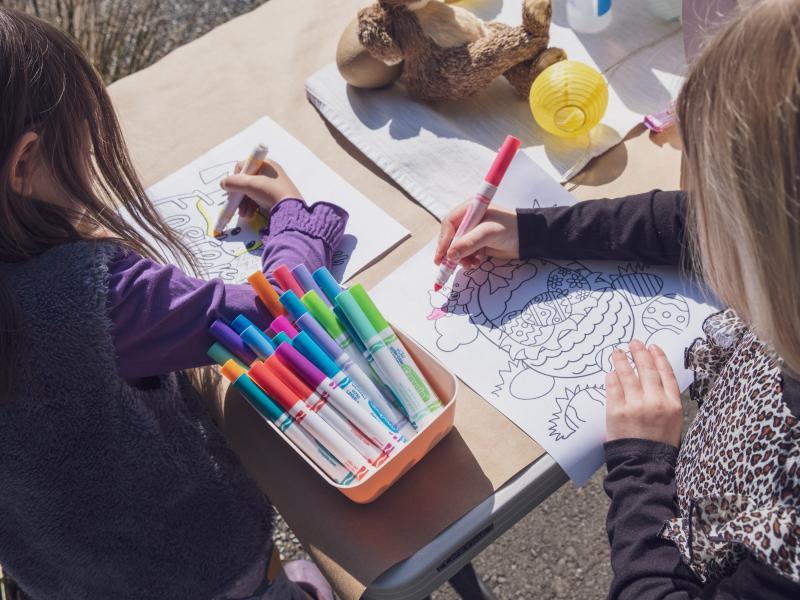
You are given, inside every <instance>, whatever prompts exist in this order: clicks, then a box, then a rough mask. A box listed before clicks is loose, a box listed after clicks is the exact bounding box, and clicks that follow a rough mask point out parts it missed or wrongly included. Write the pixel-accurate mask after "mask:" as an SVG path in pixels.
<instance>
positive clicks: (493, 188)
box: [433, 135, 520, 292]
mask: <svg viewBox="0 0 800 600" xmlns="http://www.w3.org/2000/svg"><path fill="white" fill-rule="evenodd" d="M519 146H520V141H519V140H518V139H517V138H515V137H514V136H513V135H509V136H506V140H505V141H504V142H503V145H502V146H501V147H500V150H498V151H497V156H496V157H495V159H494V162H493V163H492V166H491V167H489V171H488V173H486V176H485V177H484V178H483V184H482V185H481V187H480V189H479V190H478V192H477V193H476V194H475V195H474V196H473V197H472V200H470V201H469V203H467V205H466V207H465V210H464V211H463V214H462V216H461V218H460V219H458V229H456V230H455V233H453V234H452V235H445V233H448V234H449V227H450V226H454V225H455V220H453V221H452V222H450V223H449V224H448V230H445V225H444V224H443V225H442V236H441V237H442V239H444V238H445V237H448V238H449V239H448V240H447V245H449V244H450V240H453V243H456V242H457V241H458V240H460V239H461V238H462V237H466V236H468V235H469V234H470V233H472V232H473V231H474V230H475V228H476V227H478V226H479V225H480V224H481V222H482V221H483V220H484V217H485V216H486V214H487V212H488V210H489V204H490V203H491V202H492V198H493V197H494V195H495V193H496V192H497V188H498V186H499V185H500V182H501V181H502V180H503V177H504V176H505V174H506V171H507V170H508V167H509V165H510V164H511V161H512V160H514V156H515V155H516V154H517V150H519ZM485 231H486V229H485V228H484V229H483V230H482V231H481V232H480V233H479V234H478V237H479V236H481V235H482V234H483V232H485ZM470 239H471V240H472V241H473V242H474V239H475V236H473V237H472V238H470ZM439 245H440V248H439V249H437V252H436V261H437V262H436V264H438V265H439V274H438V275H437V277H436V281H435V282H434V284H433V289H434V291H437V292H438V291H439V290H440V289H442V287H444V286H445V285H446V284H447V282H448V281H449V280H450V278H451V277H452V276H453V273H454V272H455V270H456V268H457V267H458V264H459V261H461V260H462V257H463V256H464V255H463V254H461V253H460V251H459V250H458V249H456V250H454V251H453V253H452V254H451V253H450V252H445V249H444V248H441V246H443V245H444V244H442V240H440V243H439ZM477 261H478V257H477V256H474V257H472V260H470V261H469V263H468V264H469V265H470V266H471V265H472V264H474V263H476V262H477Z"/></svg>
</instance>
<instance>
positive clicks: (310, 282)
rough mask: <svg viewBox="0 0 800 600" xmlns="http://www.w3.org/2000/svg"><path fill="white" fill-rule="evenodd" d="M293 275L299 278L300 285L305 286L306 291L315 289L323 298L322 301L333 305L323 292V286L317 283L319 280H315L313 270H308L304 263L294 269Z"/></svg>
mask: <svg viewBox="0 0 800 600" xmlns="http://www.w3.org/2000/svg"><path fill="white" fill-rule="evenodd" d="M292 275H294V278H295V279H296V280H297V283H299V284H300V287H301V288H303V291H304V292H310V291H311V290H314V291H315V292H317V294H319V297H320V298H322V301H323V302H325V303H326V304H327V305H328V306H333V304H331V302H330V301H329V300H328V297H327V296H326V295H325V294H324V293H323V292H322V288H321V287H319V286H318V285H317V282H316V281H314V277H313V276H312V275H311V271H309V270H308V267H306V266H305V265H304V264H299V265H297V266H296V267H295V268H294V269H292Z"/></svg>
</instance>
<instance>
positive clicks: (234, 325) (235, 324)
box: [231, 315, 255, 335]
mask: <svg viewBox="0 0 800 600" xmlns="http://www.w3.org/2000/svg"><path fill="white" fill-rule="evenodd" d="M248 327H255V324H254V323H253V322H252V321H251V320H250V319H248V318H247V317H245V316H244V315H239V316H238V317H236V318H235V319H234V320H233V321H231V329H233V330H234V331H235V332H236V333H238V334H239V335H241V334H242V332H243V331H244V330H245V329H247V328H248Z"/></svg>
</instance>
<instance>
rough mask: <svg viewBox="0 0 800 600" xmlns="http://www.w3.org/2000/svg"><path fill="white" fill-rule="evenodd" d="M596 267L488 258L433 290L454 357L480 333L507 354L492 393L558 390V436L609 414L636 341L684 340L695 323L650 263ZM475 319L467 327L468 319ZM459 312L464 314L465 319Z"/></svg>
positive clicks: (440, 329)
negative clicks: (624, 351) (615, 365)
mask: <svg viewBox="0 0 800 600" xmlns="http://www.w3.org/2000/svg"><path fill="white" fill-rule="evenodd" d="M610 269H611V270H604V271H602V272H598V271H592V270H590V269H589V268H587V267H586V266H585V265H584V264H582V263H581V262H577V261H555V260H547V259H537V260H530V261H522V260H508V261H507V260H499V259H486V260H485V261H484V262H483V263H482V264H481V265H480V266H479V267H477V268H475V269H470V270H466V271H464V270H461V271H459V272H458V273H457V275H456V277H455V278H454V280H453V281H452V282H451V285H450V287H448V288H445V289H443V290H441V291H440V292H429V300H430V306H431V312H430V314H429V315H428V317H427V318H428V321H429V322H431V323H432V324H433V327H434V328H435V331H436V346H437V348H438V349H439V350H441V351H442V352H446V353H451V352H456V351H462V350H464V349H468V348H469V347H470V346H471V345H472V344H474V343H475V342H476V340H478V338H479V336H481V337H482V338H483V339H485V340H488V341H490V342H491V343H492V344H493V345H494V346H495V347H496V348H498V349H499V350H500V351H502V353H503V356H504V358H505V361H506V367H505V368H503V369H500V370H499V371H498V372H497V373H490V374H487V376H488V377H495V378H496V379H495V380H494V382H493V383H494V388H493V392H492V394H493V395H494V396H495V397H497V398H501V397H510V398H512V399H513V400H515V401H531V400H537V399H540V398H544V397H545V396H548V395H552V394H551V393H555V406H554V411H553V413H552V416H551V418H550V420H549V422H550V430H549V434H550V435H551V436H552V437H553V438H554V439H555V440H557V441H560V440H564V439H567V438H568V437H569V436H571V435H572V434H573V433H574V432H575V431H576V430H578V429H579V428H580V426H581V424H583V423H585V422H586V421H587V419H590V418H592V414H590V413H592V412H593V410H597V409H598V407H599V408H600V414H604V413H603V410H604V408H603V407H604V403H605V392H604V390H603V388H602V385H588V384H587V383H586V380H587V378H588V379H589V380H590V381H591V380H592V378H597V377H600V376H602V375H603V373H606V372H608V371H610V370H611V368H612V366H611V362H610V359H611V353H612V351H613V350H614V349H615V348H617V347H620V346H623V347H626V346H627V344H628V343H629V342H630V341H631V340H632V339H634V338H636V337H639V338H641V339H643V340H644V341H645V343H648V344H650V343H654V342H659V341H661V340H665V338H668V337H670V336H677V335H679V334H681V333H682V332H683V331H685V330H686V328H687V327H688V326H689V323H690V312H689V307H688V304H687V302H686V300H685V299H683V298H682V297H680V296H678V295H677V294H676V293H675V291H673V290H665V289H664V288H665V284H664V280H663V278H661V277H659V276H658V275H656V274H654V273H651V272H649V268H648V267H647V266H645V265H641V264H634V263H628V264H618V265H612V266H611V267H610ZM465 315H466V316H468V319H467V320H466V321H468V324H465V319H464V318H463V316H465ZM459 316H460V317H461V318H459Z"/></svg>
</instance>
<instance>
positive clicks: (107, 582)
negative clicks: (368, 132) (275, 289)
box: [0, 7, 347, 600]
mask: <svg viewBox="0 0 800 600" xmlns="http://www.w3.org/2000/svg"><path fill="white" fill-rule="evenodd" d="M0 81H2V82H3V83H2V85H3V90H2V93H0V223H1V224H2V235H0V564H2V565H3V568H4V569H5V570H6V571H7V572H8V573H9V574H10V575H11V576H12V577H13V578H14V579H15V580H16V581H17V582H18V583H19V584H20V586H21V587H22V588H23V590H25V592H27V593H28V594H30V595H31V596H32V597H34V598H41V599H44V598H63V599H72V600H91V599H114V600H126V599H130V600H134V599H143V598H146V599H148V600H153V599H159V600H167V599H172V600H183V599H186V598H192V599H193V600H194V599H202V598H206V599H208V600H212V599H215V600H233V599H235V598H298V599H300V598H303V599H305V598H308V594H313V595H314V596H315V597H317V598H321V599H322V598H325V599H328V598H332V593H331V591H330V587H329V586H328V585H327V583H326V582H325V581H324V579H323V578H322V577H321V574H320V573H319V572H318V571H316V570H315V569H314V568H313V565H311V564H310V563H308V564H300V565H298V564H294V565H291V566H290V567H287V571H291V573H292V574H293V579H297V580H298V581H290V580H289V578H287V577H286V576H285V575H283V576H281V577H279V578H278V580H277V581H276V582H269V581H268V580H267V577H266V573H267V570H268V563H269V557H270V556H271V554H272V541H271V535H272V510H271V507H270V504H269V502H268V501H267V499H266V498H265V497H264V495H263V494H262V493H261V491H260V490H259V489H258V487H257V486H256V484H255V483H254V482H253V481H252V480H251V479H250V477H249V476H248V475H247V473H246V472H245V471H244V468H243V467H242V465H241V464H240V462H239V460H238V459H237V457H236V456H235V455H234V453H233V452H232V450H231V449H230V448H228V446H227V444H226V443H225V440H224V438H223V437H222V434H221V433H220V432H219V431H218V430H217V429H216V427H215V426H214V425H213V423H212V422H211V421H210V419H209V416H208V414H207V412H206V410H205V407H204V405H203V403H202V401H201V400H200V398H199V396H198V394H197V393H196V392H195V391H194V389H192V387H191V386H190V385H189V383H188V380H187V378H186V377H185V376H182V375H180V374H179V373H178V372H179V371H180V370H182V369H187V368H190V367H197V366H200V365H205V364H208V363H209V362H210V360H209V359H208V357H207V356H206V354H205V351H206V349H207V348H208V347H209V345H210V344H211V343H212V339H211V338H210V337H209V335H208V333H207V329H208V326H209V325H210V324H211V323H212V322H213V321H214V320H215V319H217V318H222V319H227V320H229V319H231V318H233V317H234V316H236V315H237V314H240V313H242V314H245V315H246V316H248V317H249V318H250V319H251V320H252V321H254V322H255V323H256V324H258V325H260V326H262V327H265V328H266V326H267V325H268V324H269V321H270V316H269V314H268V313H267V312H266V311H265V310H264V309H263V308H262V307H261V306H260V305H259V304H258V303H257V301H256V296H255V294H254V292H253V291H252V290H251V289H250V288H249V286H246V285H224V284H223V283H222V282H221V281H219V280H216V281H203V280H201V279H196V278H193V277H190V276H189V275H186V274H185V273H183V272H182V271H181V270H179V269H178V268H176V267H174V266H169V265H165V264H163V263H161V262H159V260H160V258H161V255H160V254H159V251H158V249H157V248H155V247H154V246H153V245H151V244H150V243H149V242H148V241H147V239H148V238H153V239H158V240H159V242H160V243H161V244H162V245H163V246H165V247H167V248H168V249H169V250H170V251H172V253H173V254H175V255H176V256H182V257H184V258H185V259H186V260H187V262H189V263H191V262H192V257H191V254H190V252H189V251H188V250H187V249H186V248H185V247H184V246H183V245H182V244H181V242H180V241H179V240H178V239H177V238H176V235H175V233H174V232H173V231H171V230H170V229H169V227H167V226H166V225H165V224H164V223H163V221H162V220H161V219H160V218H159V216H158V215H157V214H156V212H155V211H154V209H153V208H152V206H151V205H150V203H149V202H148V200H147V198H146V197H145V194H144V190H143V189H142V185H141V183H140V181H139V179H138V177H137V175H136V173H135V170H134V168H133V166H132V164H131V161H130V159H129V156H128V153H127V149H126V147H125V144H124V141H123V139H122V133H121V131H120V128H119V124H118V122H117V119H116V116H115V114H114V110H113V107H112V106H111V102H110V100H109V97H108V94H107V93H106V90H105V87H104V85H103V82H102V81H101V79H100V77H99V76H98V75H97V73H96V72H95V70H94V69H93V68H92V66H91V65H90V64H89V62H88V61H87V59H86V58H85V56H84V55H83V53H82V52H81V50H80V49H79V47H78V46H77V45H76V44H75V43H74V42H73V41H72V40H70V39H69V38H68V37H67V36H66V35H64V34H63V33H61V32H59V31H58V30H56V29H55V28H54V27H52V26H50V25H48V24H46V23H45V22H43V21H41V20H39V19H36V18H34V17H31V16H28V15H25V14H22V13H19V12H15V11H13V10H10V9H7V8H2V7H0ZM223 184H224V187H225V188H226V189H228V190H229V191H231V190H234V191H239V192H244V193H245V194H246V195H247V201H246V202H245V203H244V204H243V207H242V209H241V210H242V211H244V213H245V214H247V213H248V212H251V211H252V210H253V209H254V207H255V206H256V205H258V206H259V207H260V208H262V209H263V210H265V211H267V210H269V211H271V220H270V226H269V231H268V232H266V234H265V237H264V258H263V267H264V270H265V271H270V270H271V269H272V268H273V267H274V266H276V265H277V264H280V263H286V264H287V265H289V266H290V267H291V266H294V265H296V264H299V263H300V262H305V263H306V265H307V266H308V267H309V268H310V269H312V270H313V269H315V268H317V267H319V266H322V265H326V266H329V267H330V263H331V258H332V252H333V249H334V248H335V247H336V246H337V245H338V243H339V241H340V240H341V237H342V235H343V232H344V227H345V224H346V221H347V214H346V213H345V212H344V211H343V210H341V209H340V208H338V207H336V206H334V205H331V204H326V203H317V204H314V205H313V206H311V207H308V206H306V204H305V203H304V202H303V201H302V200H301V199H300V197H299V193H298V191H297V189H296V188H295V187H294V185H293V184H292V182H291V181H289V179H288V178H287V177H286V175H285V173H284V172H283V171H282V169H281V168H280V166H279V165H277V164H276V163H273V162H270V163H268V164H267V165H266V166H265V167H264V170H263V171H262V173H261V174H259V175H254V176H248V175H241V174H237V175H233V176H230V177H228V178H227V179H226V180H224V182H223ZM123 212H124V213H127V214H128V215H130V219H131V220H132V221H133V222H134V223H135V224H136V226H134V225H131V224H130V222H129V221H126V220H125V219H123V217H122V216H121V215H122V214H123ZM142 232H144V233H142ZM145 234H146V235H145Z"/></svg>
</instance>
